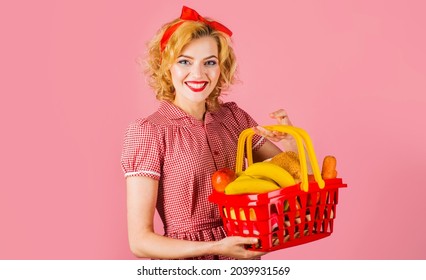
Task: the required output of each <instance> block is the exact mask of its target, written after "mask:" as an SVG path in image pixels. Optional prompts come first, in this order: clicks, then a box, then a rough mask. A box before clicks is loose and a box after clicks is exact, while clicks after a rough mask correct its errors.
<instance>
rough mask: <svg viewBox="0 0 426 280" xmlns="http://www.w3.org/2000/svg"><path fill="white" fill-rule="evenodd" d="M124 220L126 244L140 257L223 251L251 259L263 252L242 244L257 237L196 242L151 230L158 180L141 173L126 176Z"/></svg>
mask: <svg viewBox="0 0 426 280" xmlns="http://www.w3.org/2000/svg"><path fill="white" fill-rule="evenodd" d="M126 184H127V221H128V234H129V245H130V249H131V251H132V253H133V254H134V255H135V256H137V257H140V258H158V259H182V258H190V257H198V256H203V255H225V256H229V257H233V258H239V259H251V258H255V257H258V256H261V255H264V253H263V252H255V251H250V250H246V249H244V244H253V243H256V242H257V240H256V239H254V238H249V237H236V236H235V237H227V238H225V239H222V240H220V241H211V242H207V241H206V242H196V241H187V240H179V239H173V238H169V237H165V236H162V235H159V234H156V233H155V232H154V224H153V223H154V213H155V206H156V202H157V193H158V181H157V180H154V179H151V178H148V177H143V176H135V177H128V178H127V181H126Z"/></svg>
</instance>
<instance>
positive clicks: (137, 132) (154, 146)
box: [121, 119, 163, 180]
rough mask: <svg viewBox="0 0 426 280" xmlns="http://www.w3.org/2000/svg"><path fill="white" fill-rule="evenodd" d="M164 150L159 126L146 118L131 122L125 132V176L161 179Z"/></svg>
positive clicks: (123, 153)
mask: <svg viewBox="0 0 426 280" xmlns="http://www.w3.org/2000/svg"><path fill="white" fill-rule="evenodd" d="M162 162H163V151H162V145H161V140H160V133H159V131H158V129H157V127H156V126H155V125H153V124H151V123H149V122H147V121H146V120H143V119H141V120H138V121H135V122H133V123H131V124H130V125H129V126H128V127H127V130H126V132H125V136H124V144H123V150H122V153H121V166H122V169H123V172H124V176H125V177H129V176H146V177H150V178H153V179H156V180H159V179H160V176H161V167H162V165H163V164H162Z"/></svg>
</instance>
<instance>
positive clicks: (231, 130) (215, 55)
mask: <svg viewBox="0 0 426 280" xmlns="http://www.w3.org/2000/svg"><path fill="white" fill-rule="evenodd" d="M231 35H232V33H231V31H230V30H229V29H228V28H226V27H225V26H223V25H222V24H220V23H218V22H215V21H211V20H207V19H204V18H203V17H201V16H200V15H198V14H197V12H195V11H194V10H192V9H189V8H187V7H183V10H182V15H181V17H180V18H178V19H176V20H174V21H172V22H170V23H168V24H166V25H164V26H163V28H161V29H160V31H159V32H158V34H157V35H156V36H155V37H154V38H153V40H152V41H151V42H150V45H149V59H148V66H149V67H148V75H149V77H150V78H151V86H152V88H153V90H154V92H155V93H156V96H157V99H159V100H160V104H159V108H158V110H157V111H156V112H155V113H153V114H152V115H150V116H147V117H144V118H140V119H138V120H136V121H134V122H132V123H131V124H130V125H129V127H128V129H127V131H126V135H125V140H124V147H123V153H122V158H121V163H122V167H123V170H124V172H125V177H126V185H127V210H128V232H129V243H130V248H131V251H132V252H133V253H134V254H135V255H136V256H138V257H144V258H154V259H256V258H260V256H261V255H263V254H264V253H261V252H254V251H250V250H246V249H245V248H244V245H245V244H253V243H256V242H257V240H256V239H255V238H251V237H237V236H234V237H227V236H226V234H225V231H224V229H223V225H222V221H221V217H220V214H219V211H218V209H217V206H216V205H214V204H212V203H210V202H209V201H208V196H209V195H210V193H211V191H212V185H211V175H212V174H213V173H214V172H215V171H216V170H218V169H220V168H223V167H227V168H230V169H233V168H234V167H235V154H236V148H237V140H238V136H239V134H240V132H241V131H242V130H244V129H246V128H250V127H253V128H254V129H255V131H256V133H257V135H255V137H254V138H253V150H254V151H253V153H254V154H253V156H254V160H255V161H262V160H264V159H267V158H270V157H272V156H274V155H276V154H277V153H279V152H281V150H280V149H279V148H278V147H277V146H275V144H273V143H272V142H271V141H269V140H272V141H282V142H283V144H284V145H285V147H288V148H291V149H294V148H295V145H294V143H293V142H292V138H291V137H288V136H287V135H283V134H281V133H280V132H272V131H266V130H264V129H262V128H261V127H258V125H257V123H256V122H255V121H254V120H253V119H252V117H250V116H249V115H248V114H247V113H246V112H245V111H244V110H242V109H240V108H239V107H238V106H237V105H236V104H235V103H234V102H228V103H222V102H220V99H219V97H220V95H221V92H222V91H223V90H224V89H226V88H227V87H228V86H229V85H231V84H232V82H233V80H234V74H235V70H236V61H235V55H234V52H233V49H232V47H231V44H230V36H231ZM271 117H272V118H276V119H277V120H278V121H279V122H280V123H282V124H290V121H289V119H288V117H287V115H286V113H285V111H284V110H278V111H276V112H274V113H272V114H271ZM287 137H288V138H287ZM268 139H269V140H268ZM155 209H157V211H158V213H159V215H160V217H161V219H162V222H163V224H164V230H165V234H164V235H159V234H157V233H155V232H154V226H153V223H154V221H153V220H154V213H155Z"/></svg>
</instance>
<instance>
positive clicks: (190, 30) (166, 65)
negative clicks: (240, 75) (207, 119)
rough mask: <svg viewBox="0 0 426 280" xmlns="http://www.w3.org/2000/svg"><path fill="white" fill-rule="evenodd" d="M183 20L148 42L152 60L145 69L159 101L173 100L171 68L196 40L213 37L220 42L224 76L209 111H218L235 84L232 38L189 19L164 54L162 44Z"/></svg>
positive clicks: (218, 43)
mask: <svg viewBox="0 0 426 280" xmlns="http://www.w3.org/2000/svg"><path fill="white" fill-rule="evenodd" d="M180 21H182V20H181V19H176V20H174V21H172V22H170V23H168V24H165V25H164V26H163V27H162V28H161V29H160V30H159V31H158V32H157V34H156V35H155V36H154V38H153V39H152V40H151V41H150V42H149V43H148V59H147V61H146V62H147V64H146V69H145V72H146V74H147V75H148V78H149V80H148V83H149V85H150V86H151V88H152V89H153V90H154V92H155V94H156V97H157V99H158V100H168V101H173V100H174V98H175V88H174V86H173V83H172V77H171V73H170V66H171V65H172V64H174V63H175V61H176V59H177V58H178V56H179V55H180V54H181V52H182V50H183V49H184V48H185V46H187V45H188V44H189V43H190V42H191V41H192V40H195V39H199V38H202V37H206V36H210V37H212V38H214V39H215V40H216V42H217V46H218V53H219V57H218V59H219V68H220V77H219V80H218V82H217V85H216V87H215V88H214V90H213V91H212V93H211V94H210V95H209V97H208V98H207V100H206V101H207V109H208V110H210V111H212V110H215V109H217V108H218V107H219V106H220V104H221V101H220V99H219V96H220V95H221V92H222V91H223V90H226V89H228V88H229V86H230V85H231V84H233V83H234V81H235V74H236V68H237V63H236V58H235V54H234V50H233V49H232V47H231V39H230V38H229V36H228V35H226V34H224V33H222V32H219V31H217V30H214V29H213V28H211V27H210V26H209V25H207V24H205V23H203V22H199V21H191V20H185V21H184V22H183V23H182V24H181V25H180V26H179V27H178V28H177V29H176V31H175V32H174V33H173V35H172V36H171V37H170V38H169V41H168V43H167V45H166V47H165V48H164V50H163V51H161V49H160V44H161V38H162V37H163V34H164V32H165V31H166V30H167V29H168V28H169V27H170V26H172V25H173V24H175V23H177V22H180Z"/></svg>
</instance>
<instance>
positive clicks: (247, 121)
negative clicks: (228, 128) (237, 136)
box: [224, 102, 266, 151]
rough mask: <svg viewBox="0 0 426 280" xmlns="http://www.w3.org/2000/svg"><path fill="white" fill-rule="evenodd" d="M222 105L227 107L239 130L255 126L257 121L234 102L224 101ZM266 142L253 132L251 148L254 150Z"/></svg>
mask: <svg viewBox="0 0 426 280" xmlns="http://www.w3.org/2000/svg"><path fill="white" fill-rule="evenodd" d="M224 106H225V107H227V108H228V109H229V110H230V112H231V113H232V115H233V118H234V119H235V120H236V122H237V124H238V128H239V130H240V132H242V131H243V130H245V129H247V128H251V127H255V126H257V125H258V123H257V122H256V121H255V120H254V119H253V118H252V117H251V116H250V115H249V114H248V113H247V112H246V111H244V110H243V109H241V108H240V107H239V106H238V105H237V104H236V103H235V102H226V103H224ZM265 142H266V139H265V138H264V137H263V136H260V135H257V134H255V135H254V136H253V150H254V151H256V150H258V149H259V148H260V147H262V145H263V144H264V143H265Z"/></svg>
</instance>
